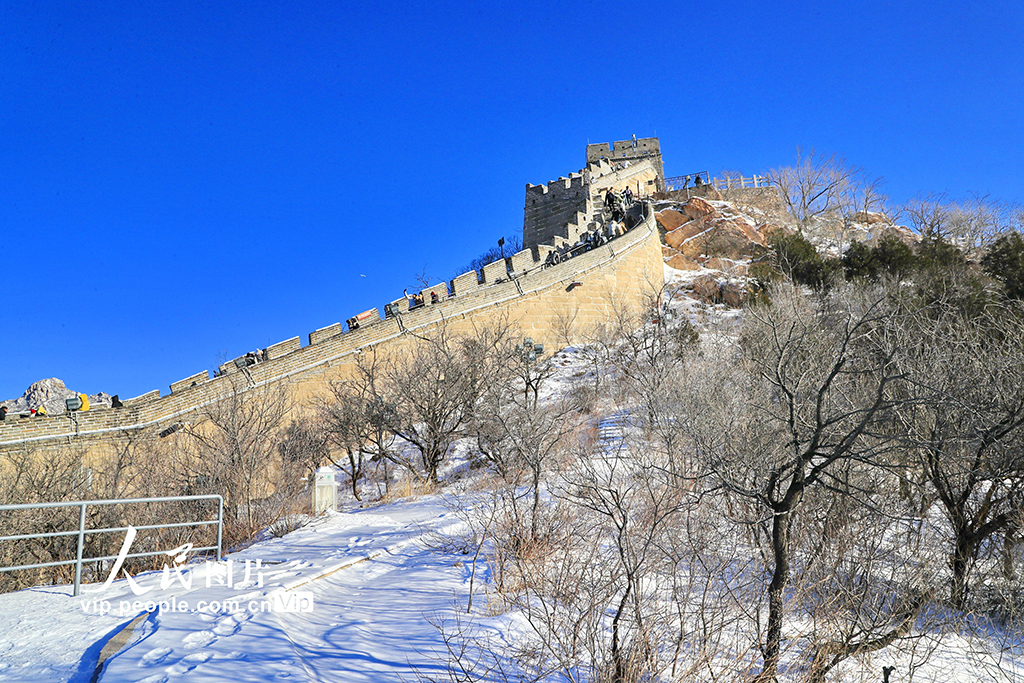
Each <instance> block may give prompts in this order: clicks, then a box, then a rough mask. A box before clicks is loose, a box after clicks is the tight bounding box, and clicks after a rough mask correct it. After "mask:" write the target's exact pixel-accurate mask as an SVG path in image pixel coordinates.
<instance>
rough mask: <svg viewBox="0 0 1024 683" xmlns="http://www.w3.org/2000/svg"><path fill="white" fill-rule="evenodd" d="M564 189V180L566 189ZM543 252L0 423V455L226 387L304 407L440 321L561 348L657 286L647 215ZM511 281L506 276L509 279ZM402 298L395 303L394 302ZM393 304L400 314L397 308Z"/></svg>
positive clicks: (72, 437) (116, 434)
mask: <svg viewBox="0 0 1024 683" xmlns="http://www.w3.org/2000/svg"><path fill="white" fill-rule="evenodd" d="M571 186H572V183H571V182H569V183H567V191H568V190H569V189H571ZM549 250H550V247H546V248H535V249H533V250H532V251H531V250H529V249H528V250H524V251H523V252H520V253H519V254H515V255H511V256H510V258H509V259H507V260H506V261H507V262H510V263H511V264H512V266H513V271H512V273H511V274H510V273H509V272H508V270H507V265H508V264H507V263H506V261H498V262H495V263H493V264H490V265H488V266H486V267H485V268H484V271H485V272H486V274H487V277H486V278H485V280H484V281H483V282H482V283H478V282H477V274H476V273H474V272H472V271H471V272H470V273H467V274H465V275H462V276H459V277H458V278H456V279H455V280H454V281H453V283H452V284H453V286H452V291H450V292H447V285H445V284H441V285H437V286H436V287H433V288H431V289H433V290H435V291H436V292H437V293H438V295H439V297H438V298H439V301H438V303H436V304H431V303H430V297H429V290H428V294H427V297H426V303H425V305H423V306H420V307H418V308H416V309H413V310H407V309H406V310H399V311H398V313H397V314H392V315H390V316H388V317H386V318H384V319H381V318H380V317H379V314H378V313H377V309H372V310H373V315H372V317H371V318H370V319H369V320H368V321H366V322H362V323H361V324H360V327H359V328H358V329H356V330H353V331H347V332H346V331H343V330H342V327H341V325H340V324H338V323H334V324H332V325H329V326H327V327H324V328H321V329H319V330H315V331H314V332H311V333H310V334H309V335H308V340H309V343H308V344H307V345H306V346H302V345H301V338H300V337H298V336H296V337H293V338H291V339H288V340H285V341H282V342H280V343H277V344H274V345H272V346H270V347H269V348H268V349H267V353H266V356H267V359H266V360H263V361H262V362H258V363H256V364H254V365H248V366H246V365H245V364H244V363H242V364H241V366H240V365H238V364H236V363H235V362H233V361H232V362H228V363H225V364H224V365H222V366H221V368H220V372H219V373H218V374H217V376H214V377H210V376H209V374H208V373H206V372H201V373H197V374H196V375H193V376H191V377H187V378H185V379H182V380H179V381H177V382H173V383H171V385H170V386H171V389H172V391H171V393H170V394H168V395H166V396H160V393H159V391H152V392H149V393H146V394H143V395H142V396H138V397H135V398H133V399H126V400H125V401H124V406H125V407H123V408H118V409H105V410H90V411H88V412H80V413H75V414H73V415H71V416H67V415H61V416H51V417H35V418H30V419H18V420H6V421H3V422H0V452H2V451H4V450H10V449H26V448H44V449H45V448H55V447H62V446H66V445H69V444H76V445H79V446H82V447H84V448H86V449H87V450H90V451H93V450H102V449H104V448H106V447H107V446H109V445H112V444H117V443H119V442H123V440H124V439H126V438H129V437H130V436H131V435H133V434H140V433H143V432H145V433H149V434H155V433H156V432H158V431H160V430H164V429H166V428H168V427H170V426H172V425H174V424H177V423H179V422H189V421H196V420H199V419H200V417H199V411H200V410H201V409H202V408H203V407H204V406H207V405H209V404H211V403H214V402H216V401H219V400H222V399H223V398H224V397H226V396H228V395H230V394H231V393H232V392H233V391H237V390H239V389H242V390H248V389H250V388H254V387H283V388H284V389H285V390H286V391H287V393H288V396H289V398H290V399H291V401H292V402H293V404H294V405H296V406H298V407H299V409H302V407H304V406H308V405H310V404H311V403H312V402H313V401H314V399H315V397H318V396H322V395H324V394H325V393H326V391H327V390H328V386H329V382H330V381H331V380H333V379H340V378H343V377H346V376H350V374H351V373H352V372H353V371H354V369H355V362H356V358H357V356H358V354H360V353H365V352H367V351H368V350H370V349H379V350H386V351H398V352H400V351H401V349H402V348H403V345H405V344H408V343H410V341H411V339H414V337H413V336H412V334H413V333H415V334H423V333H429V332H430V330H431V329H432V328H436V327H437V326H438V325H440V324H442V323H444V324H445V325H446V326H447V328H448V329H449V330H451V331H452V332H455V333H464V332H471V331H472V330H473V329H474V327H475V326H479V325H482V324H486V323H487V321H489V320H492V319H495V318H497V317H499V316H501V317H506V318H507V319H508V321H509V322H511V323H513V324H515V325H517V326H518V327H520V328H521V329H522V331H523V333H524V334H528V335H530V336H532V337H533V338H534V339H535V340H536V341H537V342H539V343H543V344H545V345H546V346H547V347H548V348H556V347H557V346H558V345H559V342H561V341H563V340H562V339H561V338H560V335H561V332H560V331H561V329H562V328H563V327H564V325H562V324H561V322H562V321H563V320H564V318H565V317H572V318H574V319H575V322H576V325H577V330H585V329H586V328H587V326H589V325H594V324H598V323H601V322H605V321H608V320H609V319H610V318H611V315H612V313H613V312H614V310H616V309H621V308H634V309H637V310H639V307H644V306H646V305H648V297H649V296H650V294H651V293H652V292H653V291H655V290H656V289H657V288H659V287H660V286H661V285H662V283H663V278H664V271H663V265H662V255H661V244H660V239H659V236H658V230H657V228H656V224H655V220H654V214H653V211H647V213H646V216H645V218H644V220H643V222H642V223H640V224H639V225H637V226H636V227H635V228H634V229H633V230H631V231H629V232H628V233H626V234H625V235H622V236H620V237H618V238H616V239H614V240H612V241H611V242H610V243H608V244H607V245H604V246H601V247H599V248H596V249H594V250H592V251H590V252H586V253H584V254H580V255H578V256H576V257H574V258H571V259H568V260H566V261H564V262H562V263H561V264H558V265H553V266H544V265H543V257H544V255H545V254H546V253H547V251H549ZM513 275H514V277H513ZM397 301H399V302H400V301H402V300H397ZM396 308H399V309H401V306H398V307H396Z"/></svg>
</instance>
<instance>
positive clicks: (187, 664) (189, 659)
mask: <svg viewBox="0 0 1024 683" xmlns="http://www.w3.org/2000/svg"><path fill="white" fill-rule="evenodd" d="M211 656H212V655H210V653H209V652H196V653H195V654H191V655H187V656H186V657H184V658H182V660H181V661H180V662H178V663H177V664H172V665H171V666H169V667H167V669H166V671H167V673H169V674H171V675H173V676H180V675H182V674H187V673H188V672H189V671H191V670H192V669H194V668H196V667H197V666H199V665H200V664H202V663H203V662H206V661H209V659H210V657H211Z"/></svg>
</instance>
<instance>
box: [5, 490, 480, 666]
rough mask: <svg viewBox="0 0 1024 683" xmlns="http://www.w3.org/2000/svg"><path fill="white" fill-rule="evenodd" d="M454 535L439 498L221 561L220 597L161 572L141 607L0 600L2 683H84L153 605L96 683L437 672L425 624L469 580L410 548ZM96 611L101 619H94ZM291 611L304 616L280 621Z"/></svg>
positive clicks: (329, 520) (335, 522)
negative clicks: (112, 643) (430, 536)
mask: <svg viewBox="0 0 1024 683" xmlns="http://www.w3.org/2000/svg"><path fill="white" fill-rule="evenodd" d="M456 524H458V522H457V521H456V520H454V518H452V517H451V516H450V513H449V512H448V511H447V510H446V509H445V508H444V506H443V505H442V504H441V502H440V500H439V499H438V498H437V497H428V498H424V499H420V500H418V501H414V502H413V501H400V502H396V503H391V504H388V505H383V506H380V507H376V508H372V509H366V510H359V511H356V512H351V513H335V514H329V515H328V516H326V517H322V518H319V519H317V520H315V521H314V522H313V523H312V524H310V525H308V526H306V527H304V528H302V529H299V530H297V531H295V532H292V533H291V534H288V535H287V536H284V537H282V538H276V539H272V540H268V541H264V542H261V543H258V544H255V545H252V546H250V547H249V548H247V549H245V550H244V551H242V552H238V553H233V554H231V555H228V556H226V557H225V560H226V559H228V558H230V559H231V560H232V570H233V571H232V574H233V577H232V578H233V584H234V585H232V586H230V587H229V586H227V585H218V583H219V582H221V581H223V582H225V583H226V577H225V576H221V577H219V578H218V577H217V576H215V574H216V572H213V571H211V570H213V569H214V567H215V566H218V565H214V564H213V563H211V565H204V564H202V563H200V564H193V565H190V568H191V572H190V573H191V575H192V587H191V590H187V589H185V588H184V587H183V586H182V585H181V584H180V581H179V580H178V579H177V578H175V576H174V573H173V571H172V572H171V574H170V575H171V577H172V579H174V583H173V585H172V586H171V587H169V588H167V589H166V590H163V589H161V587H160V583H161V573H160V572H149V573H146V574H142V575H140V576H138V577H136V581H137V582H138V584H139V586H140V587H141V588H143V589H145V588H150V589H151V590H150V592H148V593H146V594H145V595H143V596H136V595H133V593H132V591H131V590H130V588H129V586H128V585H127V581H125V580H121V581H117V582H114V583H113V584H111V586H110V587H109V588H108V589H107V590H106V591H103V592H99V588H100V586H99V585H86V586H83V590H82V595H81V596H79V597H78V598H73V597H71V590H70V587H68V586H57V587H40V588H33V589H29V590H25V591H21V592H18V593H12V594H7V595H2V596H0V615H2V616H0V680H2V681H26V682H28V681H32V682H38V681H54V682H56V681H73V682H76V683H77V682H87V681H91V680H94V679H93V675H94V670H95V668H96V663H97V660H98V658H99V655H100V652H101V650H102V649H103V647H104V645H105V644H106V643H107V641H108V640H110V639H111V637H112V636H113V635H114V634H115V633H116V632H117V631H119V630H121V628H122V627H123V626H124V625H125V624H127V623H129V622H131V621H133V620H134V619H135V618H136V617H137V616H138V615H140V614H143V613H144V612H145V605H141V606H134V607H133V606H131V603H132V602H134V601H146V600H149V599H153V600H154V601H162V602H164V603H165V605H164V607H163V609H161V610H159V611H155V612H152V613H149V614H148V615H146V616H144V617H142V619H141V620H140V622H139V623H138V624H137V625H136V627H135V628H134V629H132V631H131V633H132V635H131V636H130V638H129V640H128V642H127V643H126V645H125V646H124V647H123V648H121V649H120V651H118V652H117V653H116V654H115V655H114V656H113V657H111V658H110V659H108V660H107V661H106V664H105V666H104V668H103V670H102V673H101V676H100V677H99V678H98V679H95V680H98V681H102V682H103V683H110V682H112V681H146V682H147V683H158V682H161V681H173V680H176V679H179V678H186V679H187V680H189V681H234V682H238V681H267V680H277V679H294V680H309V681H399V680H403V677H404V679H405V680H409V679H411V678H414V672H413V669H414V667H415V668H417V669H419V670H421V671H429V670H431V669H433V668H436V667H438V666H439V662H438V660H437V658H436V657H435V656H434V654H433V653H434V651H435V650H437V649H438V648H440V647H441V646H442V643H441V641H440V638H439V636H438V635H437V633H436V632H435V630H434V628H433V627H432V626H431V625H430V624H429V623H428V622H427V620H426V619H425V617H427V616H430V615H432V614H435V613H444V612H450V610H451V609H452V604H453V600H455V599H456V598H459V597H463V596H464V593H465V591H466V587H467V585H468V580H469V570H468V569H467V568H466V567H465V566H463V565H462V563H461V562H458V560H459V559H460V558H459V556H454V555H444V554H441V553H438V552H436V551H433V550H430V549H428V548H427V547H425V546H424V545H423V544H421V543H418V542H416V541H417V539H418V538H420V537H422V536H423V535H424V534H425V533H427V532H428V531H430V530H444V529H446V528H450V527H453V526H454V525H456ZM246 560H250V564H249V566H250V576H249V581H248V582H247V583H243V579H244V573H245V561H246ZM255 560H260V561H261V565H262V567H261V570H260V571H262V574H263V586H262V587H261V588H260V587H257V586H256V583H257V582H256V579H257V572H256V571H255V562H254V561H255ZM456 565H458V566H456ZM226 566H227V565H226V562H223V563H221V564H220V565H219V567H220V569H221V570H224V569H225V568H226ZM208 575H210V577H209V579H210V580H209V583H210V584H211V585H210V586H209V587H207V582H208V581H207V578H208ZM104 600H105V601H108V602H109V612H108V613H105V614H101V613H100V612H101V611H102V610H103V607H104V603H103V601H104ZM122 601H124V603H127V604H122ZM183 602H184V603H186V604H185V605H183V604H182V603H183ZM140 607H141V608H140ZM274 607H277V608H278V609H277V610H273V609H272V608H274ZM288 607H291V608H294V609H297V610H301V611H282V609H281V608H288Z"/></svg>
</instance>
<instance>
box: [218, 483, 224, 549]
mask: <svg viewBox="0 0 1024 683" xmlns="http://www.w3.org/2000/svg"><path fill="white" fill-rule="evenodd" d="M223 539H224V498H223V497H221V496H217V561H218V562H220V556H221V543H222V542H223Z"/></svg>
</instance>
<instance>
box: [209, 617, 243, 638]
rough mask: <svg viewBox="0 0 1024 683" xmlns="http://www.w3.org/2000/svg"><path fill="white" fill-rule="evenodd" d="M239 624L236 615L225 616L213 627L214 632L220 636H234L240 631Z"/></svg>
mask: <svg viewBox="0 0 1024 683" xmlns="http://www.w3.org/2000/svg"><path fill="white" fill-rule="evenodd" d="M238 629H239V624H238V621H237V620H236V619H235V617H234V616H229V617H224V618H223V619H221V620H220V621H218V622H217V625H216V626H214V627H213V632H214V633H216V634H217V635H218V636H233V635H235V634H236V633H238Z"/></svg>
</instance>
